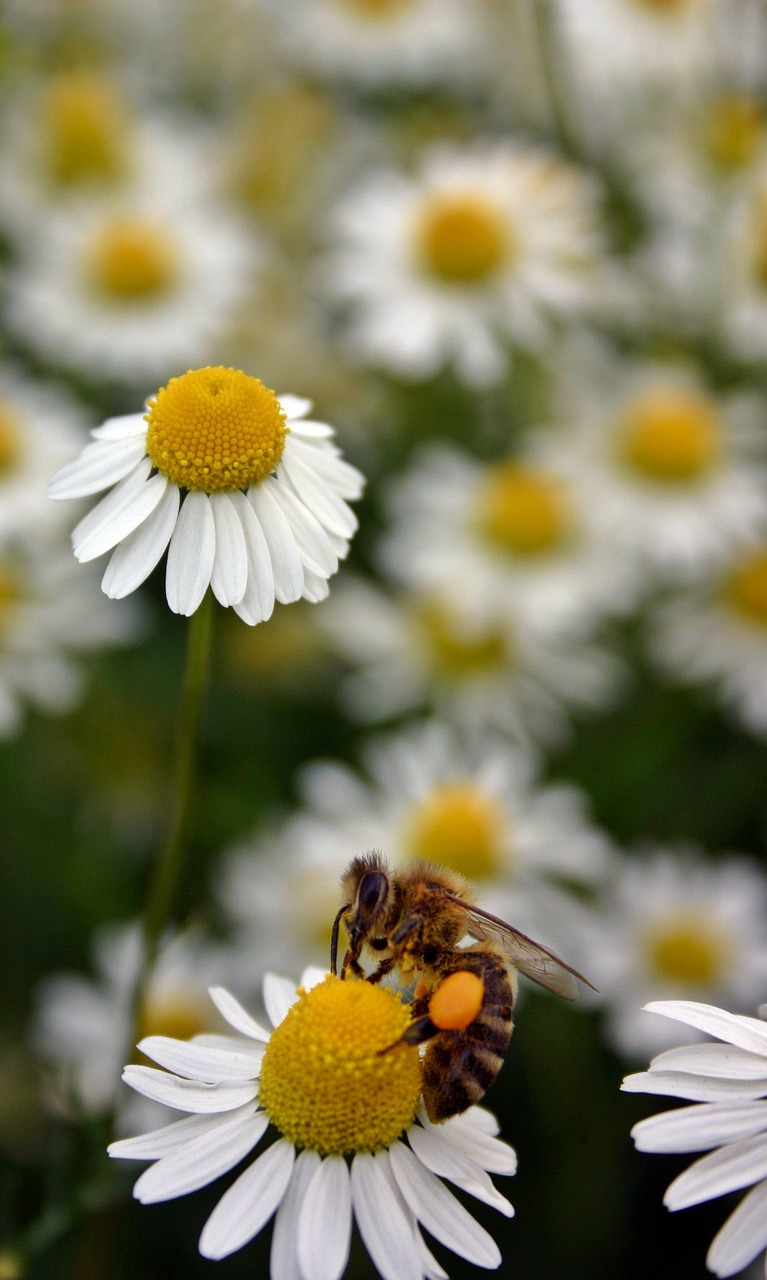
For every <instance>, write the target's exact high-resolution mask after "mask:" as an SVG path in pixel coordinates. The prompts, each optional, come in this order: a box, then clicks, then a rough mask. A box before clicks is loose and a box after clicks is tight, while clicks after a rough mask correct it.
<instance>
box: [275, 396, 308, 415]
mask: <svg viewBox="0 0 767 1280" xmlns="http://www.w3.org/2000/svg"><path fill="white" fill-rule="evenodd" d="M277 399H278V400H279V402H280V408H281V409H282V410H283V412H284V414H285V416H286V417H287V418H304V417H305V416H306V414H307V413H311V411H312V406H313V401H312V400H307V399H305V397H304V396H291V395H286V396H278V397H277Z"/></svg>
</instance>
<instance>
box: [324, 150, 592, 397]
mask: <svg viewBox="0 0 767 1280" xmlns="http://www.w3.org/2000/svg"><path fill="white" fill-rule="evenodd" d="M333 225H334V228H335V249H334V250H333V251H332V252H331V254H330V256H329V259H328V261H327V264H326V268H325V276H326V281H327V287H328V289H329V290H330V291H331V292H332V293H334V294H335V295H336V296H337V297H338V298H339V299H340V300H342V301H343V302H345V303H347V304H349V310H350V317H349V324H348V342H349V346H350V348H351V350H352V352H354V353H356V355H357V356H358V357H359V358H360V359H362V360H363V361H364V362H373V363H376V364H379V365H381V366H382V367H383V368H385V369H388V370H390V371H391V372H392V373H394V374H396V375H398V376H401V377H404V378H412V379H419V378H428V377H431V376H432V375H434V374H436V373H437V372H439V370H441V369H442V368H443V367H444V366H445V365H447V364H452V365H453V366H454V367H455V369H456V371H457V373H458V375H459V376H460V377H461V378H463V379H464V380H465V381H466V382H468V383H470V384H475V385H486V384H490V383H493V382H497V381H498V380H499V379H500V378H501V377H502V376H503V374H504V372H505V370H506V367H507V363H508V348H509V344H510V343H511V344H514V343H518V344H520V345H522V346H532V347H536V346H539V345H540V344H541V343H542V342H544V341H545V340H546V338H547V336H548V334H549V332H550V320H551V317H552V316H555V315H561V314H563V313H572V312H573V311H576V312H577V311H578V310H579V309H581V308H583V306H584V305H585V303H586V301H587V300H588V299H589V297H590V295H591V290H592V288H593V284H594V280H595V271H596V267H597V260H598V255H599V218H598V211H597V193H596V191H595V189H594V187H593V185H592V183H591V180H590V179H589V178H588V177H587V176H586V175H585V174H584V173H582V172H580V171H579V170H577V169H575V168H574V167H572V166H571V165H569V164H566V163H565V162H564V161H562V160H560V159H558V158H557V157H556V156H555V155H553V154H550V153H548V152H544V151H539V150H533V149H530V148H527V149H526V148H523V147H521V146H518V145H514V144H510V143H509V144H507V143H486V144H477V145H475V146H473V147H468V148H466V147H464V148H458V147H451V146H440V147H436V148H434V149H433V150H432V151H430V152H429V153H427V155H426V156H425V158H424V159H423V162H422V164H421V167H420V169H419V170H418V172H417V173H416V174H414V175H413V176H408V175H406V174H405V173H401V172H398V171H394V170H391V171H390V170H379V171H377V172H375V173H372V174H371V175H369V176H368V177H367V179H365V180H364V181H363V182H362V184H361V185H360V186H359V187H358V188H357V189H355V190H353V191H352V192H350V193H349V194H348V195H347V196H346V197H345V198H344V199H342V201H341V202H340V204H339V206H338V209H337V211H336V213H335V216H334V223H333Z"/></svg>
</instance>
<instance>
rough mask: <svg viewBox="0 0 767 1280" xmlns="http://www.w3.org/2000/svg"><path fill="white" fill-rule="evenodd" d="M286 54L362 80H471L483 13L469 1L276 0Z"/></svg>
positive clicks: (477, 68) (477, 67)
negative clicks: (277, 0)
mask: <svg viewBox="0 0 767 1280" xmlns="http://www.w3.org/2000/svg"><path fill="white" fill-rule="evenodd" d="M270 9H271V11H272V12H273V14H274V21H275V26H276V31H277V34H278V37H280V36H282V41H283V44H284V49H283V54H284V56H285V57H287V58H289V59H290V60H291V61H292V62H296V61H298V62H300V63H301V64H302V65H303V66H304V67H306V68H309V69H311V70H312V71H315V72H317V73H319V74H320V75H325V76H330V77H333V78H341V79H345V80H351V81H353V82H356V83H357V84H359V85H362V86H374V87H378V86H382V85H411V86H417V87H418V86H428V85H433V84H435V83H436V84H439V83H440V82H445V81H447V82H448V83H449V85H450V87H451V88H454V87H455V85H456V83H458V84H462V83H467V82H470V81H471V80H472V79H473V78H475V77H476V76H477V74H479V73H481V69H482V65H483V53H486V50H485V49H484V48H483V43H482V16H481V13H479V12H478V8H477V6H476V5H473V4H472V3H471V0H279V2H278V3H274V0H271V4H270Z"/></svg>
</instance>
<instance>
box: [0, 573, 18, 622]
mask: <svg viewBox="0 0 767 1280" xmlns="http://www.w3.org/2000/svg"><path fill="white" fill-rule="evenodd" d="M22 597H23V591H22V588H21V582H20V581H19V578H18V575H17V574H16V573H14V571H13V569H12V568H11V566H10V565H9V564H7V563H4V562H2V561H0V631H4V630H5V629H6V628H7V626H8V623H9V621H10V619H11V617H12V615H13V611H14V609H15V608H16V605H17V604H18V603H19V601H20V600H21V599H22Z"/></svg>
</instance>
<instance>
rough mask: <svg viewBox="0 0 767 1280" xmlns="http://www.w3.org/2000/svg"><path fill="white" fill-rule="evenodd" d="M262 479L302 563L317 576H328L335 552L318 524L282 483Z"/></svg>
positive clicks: (332, 570)
mask: <svg viewBox="0 0 767 1280" xmlns="http://www.w3.org/2000/svg"><path fill="white" fill-rule="evenodd" d="M264 483H265V484H269V492H270V493H271V494H272V496H273V497H274V498H275V500H276V501H277V502H278V503H279V505H280V508H281V510H282V512H283V514H284V516H285V517H286V519H287V521H288V524H289V525H290V528H291V530H292V532H293V537H294V538H295V540H296V545H297V547H298V550H299V554H300V556H301V562H302V564H303V565H304V567H305V568H307V569H311V571H312V573H317V574H319V576H320V577H321V578H329V577H330V576H331V574H334V573H335V572H336V570H337V568H338V556H337V555H336V553H335V551H334V549H333V546H332V544H331V542H330V539H329V538H328V535H327V534H326V532H325V530H324V529H323V528H322V525H321V524H320V523H319V521H318V520H315V518H314V516H313V515H312V514H311V512H310V511H307V509H306V507H305V506H304V504H303V503H302V502H300V501H299V499H298V498H297V497H296V495H295V494H294V493H293V492H292V491H291V490H290V489H288V488H287V486H286V485H284V484H280V483H279V480H272V481H271V482H270V481H268V480H267V481H265V482H264Z"/></svg>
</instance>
